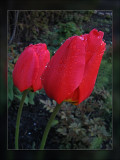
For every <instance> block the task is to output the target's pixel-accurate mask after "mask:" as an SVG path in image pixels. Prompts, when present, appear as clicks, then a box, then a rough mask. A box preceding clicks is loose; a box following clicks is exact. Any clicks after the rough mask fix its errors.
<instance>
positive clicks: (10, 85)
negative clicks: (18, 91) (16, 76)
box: [8, 74, 13, 101]
mask: <svg viewBox="0 0 120 160" xmlns="http://www.w3.org/2000/svg"><path fill="white" fill-rule="evenodd" d="M8 99H10V100H11V101H12V100H13V79H12V75H10V74H8Z"/></svg>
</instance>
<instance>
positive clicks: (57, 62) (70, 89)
mask: <svg viewBox="0 0 120 160" xmlns="http://www.w3.org/2000/svg"><path fill="white" fill-rule="evenodd" d="M103 35H104V33H103V32H101V31H99V32H98V31H97V30H96V29H93V30H92V31H91V32H90V33H89V34H85V35H81V36H73V37H70V38H68V39H67V40H66V41H65V42H64V44H62V46H61V47H60V48H59V49H58V50H57V51H56V53H55V55H54V56H53V57H52V59H51V61H50V62H49V63H48V66H47V68H46V69H45V70H44V73H43V75H42V83H43V87H44V89H45V91H46V94H47V95H48V96H49V97H50V98H53V99H55V100H56V101H57V103H58V104H60V103H61V102H62V101H71V102H74V103H75V104H79V103H81V102H82V101H83V100H85V99H86V98H87V97H88V96H90V94H91V92H92V90H93V88H94V85H95V81H96V77H97V74H98V70H99V66H100V63H101V60H102V56H103V54H104V51H105V45H106V43H104V42H103V40H102V39H103Z"/></svg>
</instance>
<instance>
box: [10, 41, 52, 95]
mask: <svg viewBox="0 0 120 160" xmlns="http://www.w3.org/2000/svg"><path fill="white" fill-rule="evenodd" d="M49 60H50V53H49V51H48V50H47V46H46V44H42V43H39V44H35V45H32V44H31V45H29V46H28V47H26V48H25V50H24V51H23V52H22V54H21V55H20V56H19V59H18V61H17V63H16V64H15V68H14V70H13V82H14V85H15V86H16V87H17V88H18V89H19V90H20V91H21V92H22V91H24V90H26V89H28V88H31V89H33V90H34V91H36V90H39V89H41V88H42V83H41V79H40V78H41V75H42V73H43V71H44V69H45V66H46V65H47V63H48V62H49Z"/></svg>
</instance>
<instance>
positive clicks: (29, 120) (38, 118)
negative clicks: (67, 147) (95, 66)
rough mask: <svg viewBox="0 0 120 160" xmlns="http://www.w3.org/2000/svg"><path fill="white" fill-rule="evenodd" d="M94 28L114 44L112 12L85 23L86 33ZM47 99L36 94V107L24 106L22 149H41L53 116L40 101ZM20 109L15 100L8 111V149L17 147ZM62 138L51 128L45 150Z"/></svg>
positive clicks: (98, 14) (107, 41)
mask: <svg viewBox="0 0 120 160" xmlns="http://www.w3.org/2000/svg"><path fill="white" fill-rule="evenodd" d="M107 15H108V16H107ZM100 19H101V21H100ZM104 22H105V23H104ZM93 28H97V29H98V30H105V29H106V32H105V31H104V32H105V35H104V39H105V42H106V43H107V44H110V43H111V42H112V16H111V12H106V11H104V12H102V14H101V12H100V11H99V12H97V13H95V14H93V15H92V17H91V21H88V22H84V23H83V29H84V30H85V32H89V31H90V30H91V29H93ZM47 98H48V97H47V96H45V95H42V94H40V95H38V94H36V96H35V99H34V102H35V105H29V106H27V105H24V107H23V111H22V116H21V123H20V135H19V148H20V149H39V147H40V142H41V139H42V135H43V132H44V128H45V126H46V123H47V122H48V119H49V117H50V115H51V113H49V112H48V111H46V110H45V109H44V108H43V105H42V104H41V103H40V101H39V100H40V99H47ZM18 107H19V102H18V101H15V100H14V101H13V102H12V105H11V106H10V108H9V109H8V149H14V147H15V143H14V142H15V140H14V136H15V124H16V118H17V111H18ZM57 118H59V117H57ZM61 138H62V137H61V136H60V135H59V134H58V133H57V132H56V130H55V127H53V128H51V130H50V132H49V135H48V140H47V143H46V146H45V149H58V148H59V145H60V142H61Z"/></svg>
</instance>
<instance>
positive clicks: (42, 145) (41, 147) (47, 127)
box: [40, 103, 62, 149]
mask: <svg viewBox="0 0 120 160" xmlns="http://www.w3.org/2000/svg"><path fill="white" fill-rule="evenodd" d="M61 104H62V103H61ZM61 104H57V105H56V107H55V108H54V110H53V112H52V114H51V116H50V119H49V121H48V123H47V126H46V128H45V131H44V134H43V137H42V141H41V145H40V149H44V147H45V143H46V140H47V136H48V133H49V131H50V128H51V125H52V122H53V120H54V119H55V116H56V115H57V113H58V111H59V110H60V107H61Z"/></svg>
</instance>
